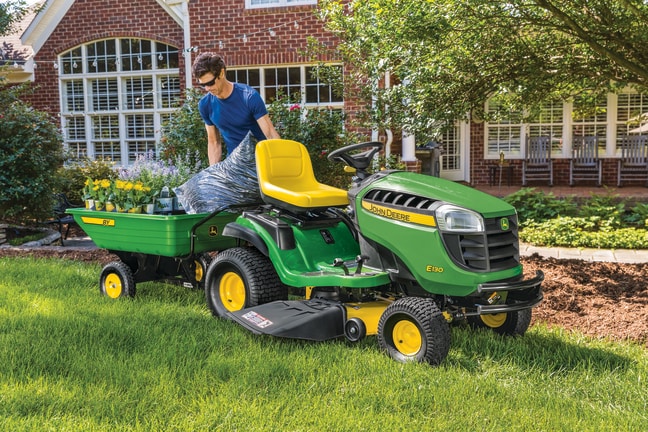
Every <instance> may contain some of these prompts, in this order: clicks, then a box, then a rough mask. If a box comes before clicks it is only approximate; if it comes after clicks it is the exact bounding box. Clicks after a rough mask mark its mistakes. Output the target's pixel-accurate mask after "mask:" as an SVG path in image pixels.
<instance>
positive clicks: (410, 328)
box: [392, 320, 423, 356]
mask: <svg viewBox="0 0 648 432" xmlns="http://www.w3.org/2000/svg"><path fill="white" fill-rule="evenodd" d="M392 337H393V339H394V347H395V348H396V349H397V350H398V351H399V352H400V353H402V354H404V355H406V356H413V355H415V354H416V353H418V352H419V351H420V350H421V347H422V346H423V337H422V336H421V331H420V330H419V328H418V327H417V326H416V324H414V323H413V322H411V321H407V320H402V321H399V322H397V323H396V325H395V326H394V329H393V330H392Z"/></svg>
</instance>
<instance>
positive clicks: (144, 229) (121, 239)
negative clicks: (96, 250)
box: [67, 208, 237, 257]
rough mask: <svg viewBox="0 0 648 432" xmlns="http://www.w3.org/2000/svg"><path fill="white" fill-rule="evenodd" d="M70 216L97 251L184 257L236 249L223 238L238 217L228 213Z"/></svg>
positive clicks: (78, 212)
mask: <svg viewBox="0 0 648 432" xmlns="http://www.w3.org/2000/svg"><path fill="white" fill-rule="evenodd" d="M67 213H69V214H71V215H72V216H74V220H75V221H76V222H77V223H78V224H79V226H80V227H81V228H82V229H83V230H84V231H85V232H86V234H88V236H90V238H91V239H92V241H93V242H94V243H95V244H96V245H97V246H98V247H100V248H103V249H108V250H114V251H126V252H138V253H143V254H150V255H161V256H168V257H183V256H188V255H192V254H196V253H200V252H205V251H215V250H223V249H227V248H230V247H233V246H235V245H236V239H233V238H230V237H223V236H222V235H221V233H222V232H223V228H224V227H225V225H226V224H228V223H229V222H232V221H234V220H235V219H236V217H237V214H236V213H231V212H227V211H222V212H218V213H211V214H210V213H198V214H175V215H158V214H152V215H150V214H138V213H115V212H105V211H94V210H88V209H85V208H71V209H68V210H67ZM192 240H193V241H192Z"/></svg>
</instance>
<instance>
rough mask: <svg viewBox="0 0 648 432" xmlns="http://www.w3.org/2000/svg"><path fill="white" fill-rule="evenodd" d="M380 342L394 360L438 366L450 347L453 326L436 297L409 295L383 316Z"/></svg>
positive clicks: (379, 330) (393, 304) (397, 301)
mask: <svg viewBox="0 0 648 432" xmlns="http://www.w3.org/2000/svg"><path fill="white" fill-rule="evenodd" d="M378 343H379V344H380V347H381V348H382V349H383V350H385V351H386V352H387V353H388V354H389V356H390V357H391V358H393V359H394V360H397V361H400V362H407V361H417V362H424V361H425V362H427V363H430V364H431V365H438V364H440V363H441V362H442V361H443V360H444V359H445V358H446V357H447V355H448V351H449V350H450V327H449V326H448V323H447V322H446V320H445V318H444V317H443V314H442V313H441V311H440V310H439V307H438V306H437V305H436V303H434V301H433V300H431V299H425V298H420V297H406V298H403V299H400V300H396V301H395V302H394V303H392V304H391V305H390V306H389V307H387V309H385V312H384V313H383V314H382V316H381V317H380V321H379V322H378Z"/></svg>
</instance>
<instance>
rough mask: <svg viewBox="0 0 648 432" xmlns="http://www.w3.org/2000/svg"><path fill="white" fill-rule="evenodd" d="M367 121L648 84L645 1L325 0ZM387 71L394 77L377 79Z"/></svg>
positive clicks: (421, 125)
mask: <svg viewBox="0 0 648 432" xmlns="http://www.w3.org/2000/svg"><path fill="white" fill-rule="evenodd" d="M320 4H321V11H320V16H321V18H322V19H323V20H325V22H326V26H327V28H328V29H329V30H331V31H333V32H334V33H335V34H336V35H338V36H339V37H340V38H341V39H342V43H341V44H340V46H339V49H340V52H341V54H342V56H343V58H344V61H345V63H346V64H347V65H350V66H351V67H352V69H353V72H352V74H351V77H353V78H354V82H355V83H356V84H359V85H357V87H358V88H361V89H364V90H365V91H366V94H365V95H366V96H367V97H370V95H373V97H374V98H375V100H374V104H373V106H374V109H373V110H372V114H373V118H372V122H373V124H374V125H379V126H385V127H390V126H393V125H403V126H404V127H405V129H407V130H410V131H412V132H428V131H429V130H431V129H432V130H436V129H439V128H440V127H441V126H442V125H444V124H447V122H448V121H453V120H456V119H460V118H462V117H465V116H466V114H467V113H469V112H472V113H473V114H474V115H479V116H483V115H484V113H483V112H482V111H483V106H484V101H485V100H486V99H487V98H488V97H489V96H492V95H493V94H500V95H504V96H505V98H506V100H507V103H508V104H510V106H511V107H517V108H520V107H522V106H527V107H533V106H534V105H536V104H538V103H540V102H542V101H544V100H547V99H548V98H561V99H566V98H568V97H570V96H573V95H575V94H578V93H583V92H588V93H597V92H607V91H610V90H614V89H618V88H620V87H622V86H626V85H630V86H634V87H635V88H637V89H638V90H639V91H646V90H647V89H648V51H646V49H645V47H646V46H648V4H647V3H646V2H644V1H642V0H619V1H614V2H610V1H609V0H575V1H569V2H565V1H562V2H559V1H556V0H511V1H508V2H501V1H492V0H350V1H344V0H343V1H341V0H322V1H321V2H320ZM385 73H389V74H390V77H391V79H392V82H391V84H392V85H391V86H385V85H379V79H380V78H382V77H384V76H385Z"/></svg>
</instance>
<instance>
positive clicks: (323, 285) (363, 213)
mask: <svg viewBox="0 0 648 432" xmlns="http://www.w3.org/2000/svg"><path fill="white" fill-rule="evenodd" d="M381 148H382V144H381V143H377V142H369V143H359V144H355V145H351V146H347V147H344V148H341V149H339V150H336V151H333V152H331V153H330V154H329V158H330V159H331V160H336V161H341V162H344V163H345V164H346V165H347V166H348V167H351V168H353V169H354V170H355V175H354V178H353V185H352V187H351V189H350V190H349V191H345V190H341V189H338V188H334V187H331V186H328V185H324V184H321V183H319V182H318V181H317V180H316V179H315V176H314V174H313V170H312V166H311V162H310V158H309V156H308V152H307V150H306V148H305V147H304V146H303V145H302V144H300V143H298V142H295V141H290V140H279V139H274V140H265V141H261V142H259V143H258V144H257V147H256V163H257V174H258V177H259V185H260V190H261V196H262V198H263V202H264V205H261V206H259V207H256V208H251V209H248V210H245V211H242V212H241V213H240V215H239V216H238V217H237V218H236V219H235V220H233V221H232V222H229V223H227V224H226V225H225V226H224V229H223V232H222V235H223V236H225V237H229V238H231V239H233V240H235V245H234V247H230V248H227V249H224V250H221V251H220V252H219V253H218V255H217V256H216V258H215V259H214V261H213V262H212V263H211V264H210V265H209V268H208V270H207V275H206V279H205V293H206V299H207V304H208V306H209V308H210V310H211V311H212V313H213V314H214V315H215V316H217V317H223V318H227V319H232V320H234V321H236V322H237V323H239V324H240V325H242V326H243V327H245V328H246V329H248V330H250V331H252V332H254V333H257V334H268V335H273V336H277V337H286V338H297V339H305V340H313V341H322V340H328V339H334V338H341V337H346V338H347V339H348V340H349V341H359V340H361V339H362V338H364V337H365V336H370V335H375V336H377V340H378V343H379V345H380V347H381V348H382V349H383V350H384V351H385V352H386V353H387V354H388V355H389V356H391V357H392V358H393V359H395V360H398V361H402V362H405V361H422V362H428V363H430V364H433V365H437V364H439V363H441V362H442V361H443V360H444V359H445V358H446V356H447V354H448V351H449V348H450V324H451V323H456V322H465V321H467V322H468V323H470V324H471V325H473V326H475V327H487V328H490V329H492V330H493V331H495V332H497V333H500V334H505V335H522V334H524V333H525V331H526V330H527V328H528V327H529V323H530V321H531V310H532V308H533V307H535V306H537V305H538V304H539V303H540V302H541V301H542V290H541V284H542V280H543V278H544V275H543V274H542V272H540V271H538V272H537V274H536V275H535V276H534V277H532V278H530V279H525V278H524V276H523V272H522V266H521V264H520V256H519V246H518V236H517V229H518V227H517V215H516V212H515V209H514V208H513V207H511V206H510V205H508V204H507V203H505V202H504V201H502V200H500V199H497V198H495V197H493V196H490V195H487V194H484V193H482V192H479V191H477V190H474V189H472V188H470V187H467V186H463V185H460V184H458V183H454V182H450V181H446V180H443V179H439V178H436V177H431V176H427V175H421V174H416V173H410V172H403V171H394V170H386V171H380V172H378V173H375V174H369V173H368V172H367V169H368V168H369V166H370V165H371V163H372V159H373V157H374V155H375V154H376V153H377V152H378V151H379V150H380V149H381Z"/></svg>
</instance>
